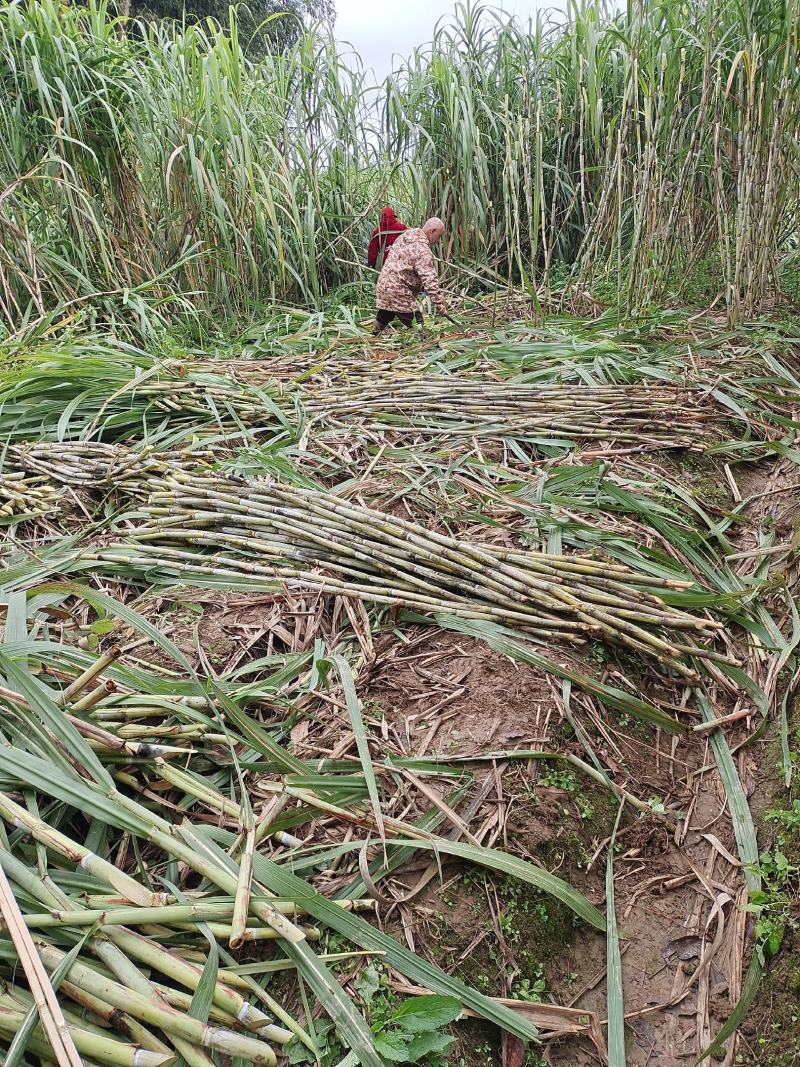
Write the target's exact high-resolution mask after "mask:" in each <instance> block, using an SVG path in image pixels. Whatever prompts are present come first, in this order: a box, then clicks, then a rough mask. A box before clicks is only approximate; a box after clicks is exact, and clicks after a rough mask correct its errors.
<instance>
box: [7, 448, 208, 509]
mask: <svg viewBox="0 0 800 1067" xmlns="http://www.w3.org/2000/svg"><path fill="white" fill-rule="evenodd" d="M9 455H10V456H12V457H13V460H14V462H15V463H16V464H17V465H18V466H19V467H21V468H22V469H23V470H25V471H35V472H37V473H38V474H40V475H42V476H44V477H47V478H49V479H51V480H52V481H54V482H57V483H60V484H61V485H64V486H70V487H72V488H82V489H99V490H105V491H108V490H111V489H113V490H114V491H115V492H117V493H119V494H120V495H123V496H125V495H127V496H133V497H141V496H142V495H146V494H147V493H148V492H149V487H148V483H147V479H148V478H150V477H153V476H154V475H164V474H166V473H167V472H168V471H170V470H175V469H179V468H187V469H193V468H195V467H197V466H202V465H205V464H206V463H207V462H208V461H210V460H213V458H214V455H213V454H212V453H211V452H209V451H206V450H201V449H198V448H185V449H175V450H174V451H171V452H157V451H154V450H153V449H152V448H151V447H149V446H147V445H143V446H142V447H140V448H129V447H126V446H124V445H121V444H107V443H105V442H103V441H61V442H55V441H39V442H36V443H31V444H27V443H26V444H17V445H11V446H10V447H9Z"/></svg>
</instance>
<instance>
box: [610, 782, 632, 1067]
mask: <svg viewBox="0 0 800 1067" xmlns="http://www.w3.org/2000/svg"><path fill="white" fill-rule="evenodd" d="M624 807H625V801H624V800H623V802H622V803H621V804H620V806H619V810H618V812H617V818H616V821H615V823H614V830H613V832H612V834H611V840H610V841H609V843H608V849H607V852H606V920H607V922H608V929H607V931H606V1002H607V1014H608V1065H609V1067H626V1064H627V1059H626V1056H625V1003H624V1000H623V992H622V956H621V954H620V948H619V930H618V928H617V915H616V907H615V904H614V845H615V843H616V840H617V830H618V829H619V823H620V819H621V818H622V811H623V808H624Z"/></svg>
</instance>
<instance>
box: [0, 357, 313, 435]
mask: <svg viewBox="0 0 800 1067" xmlns="http://www.w3.org/2000/svg"><path fill="white" fill-rule="evenodd" d="M220 370H222V373H220ZM291 406H292V401H291V399H289V400H287V398H286V397H285V396H283V394H282V386H281V385H280V383H277V382H274V383H272V384H269V385H268V384H267V383H265V384H264V385H263V386H262V387H259V386H257V385H255V384H246V383H242V382H238V381H236V380H235V379H234V378H233V377H232V376H226V375H225V373H224V366H222V367H220V368H217V369H216V372H215V373H203V372H202V371H199V370H197V369H196V368H194V367H192V365H191V364H187V365H177V364H171V365H170V366H165V365H164V364H156V365H153V366H151V367H150V368H148V369H147V370H145V371H142V369H141V367H140V366H138V365H137V363H136V361H133V360H132V361H130V362H129V363H125V362H124V361H123V362H121V363H120V364H119V365H118V366H113V367H109V366H108V364H106V363H103V364H101V365H100V366H97V361H92V360H90V359H89V360H85V361H83V360H81V359H76V358H74V357H72V356H70V355H68V354H54V355H52V356H51V357H50V358H48V359H47V360H43V361H37V362H33V363H32V364H31V365H30V366H27V367H26V371H25V374H24V375H17V376H15V377H12V378H10V379H9V380H8V381H6V382H2V383H0V436H2V437H3V438H5V439H8V440H18V441H19V440H29V441H34V440H41V439H42V437H52V438H58V439H59V440H86V439H87V438H99V439H102V440H113V441H120V440H126V439H131V438H137V437H141V436H143V435H145V434H148V435H152V434H153V433H154V432H155V431H158V430H159V429H160V428H162V426H163V424H165V423H166V424H168V425H169V426H170V427H172V426H174V424H175V423H177V424H178V425H179V426H187V427H192V429H195V431H196V432H197V433H202V432H209V428H211V429H214V428H217V429H218V428H219V427H224V428H233V429H236V428H239V427H241V426H246V427H248V428H251V429H253V428H256V429H257V428H260V427H262V426H263V427H264V428H268V429H270V430H271V431H274V430H275V429H276V428H279V427H281V426H282V425H284V424H285V416H284V415H283V414H282V412H283V410H284V408H287V409H291Z"/></svg>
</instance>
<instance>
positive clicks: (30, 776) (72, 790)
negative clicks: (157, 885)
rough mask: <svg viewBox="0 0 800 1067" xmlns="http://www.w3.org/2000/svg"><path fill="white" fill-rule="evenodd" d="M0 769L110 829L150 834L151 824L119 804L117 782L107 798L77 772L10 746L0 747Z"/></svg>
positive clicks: (143, 834)
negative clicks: (67, 771) (99, 821)
mask: <svg viewBox="0 0 800 1067" xmlns="http://www.w3.org/2000/svg"><path fill="white" fill-rule="evenodd" d="M0 770H3V771H5V772H6V773H7V774H8V775H9V777H11V778H12V780H13V779H18V780H19V781H22V782H25V783H26V784H27V785H29V786H31V787H32V788H33V789H36V790H37V791H38V792H40V793H44V794H45V795H46V796H51V797H55V798H56V799H58V800H62V801H63V802H64V803H65V804H69V805H70V807H72V808H75V809H76V810H77V811H82V812H84V813H85V814H87V815H90V816H92V817H93V818H95V819H99V820H101V821H102V822H104V823H106V824H107V825H109V826H116V827H118V828H119V829H121V830H127V831H128V832H129V833H132V834H138V835H139V836H140V837H144V836H146V835H147V830H148V823H147V821H146V820H145V819H143V818H141V817H138V816H137V815H135V814H134V813H133V812H132V811H131V810H130V808H125V807H123V806H122V805H121V804H118V803H115V801H114V799H113V794H114V793H116V789H115V787H114V784H113V782H112V784H111V786H112V790H113V792H112V794H110V795H109V796H106V795H105V794H103V793H101V792H100V790H99V789H98V788H97V786H96V785H94V784H93V783H91V782H87V781H85V780H84V779H83V778H81V777H80V776H79V775H78V774H77V773H75V772H73V774H71V775H70V774H67V773H65V772H64V771H62V770H61V769H60V768H59V767H57V766H55V765H54V764H53V763H51V762H50V761H48V760H44V759H41V758H40V757H39V756H34V755H33V754H32V753H30V752H25V751H24V750H23V749H21V748H15V747H12V746H10V745H8V746H3V745H0ZM142 810H144V809H142Z"/></svg>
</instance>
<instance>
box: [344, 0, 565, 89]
mask: <svg viewBox="0 0 800 1067" xmlns="http://www.w3.org/2000/svg"><path fill="white" fill-rule="evenodd" d="M485 6H486V7H495V8H497V9H498V10H503V11H504V12H506V13H507V14H509V15H515V16H516V17H517V18H519V19H521V20H522V21H523V22H527V20H528V18H529V17H530V16H531V15H534V14H535V13H536V11H537V10H538V9H539V8H542V9H546V8H558V9H560V10H563V9H564V7H565V6H566V0H543V2H540V3H537V2H536V0H493V2H492V0H490V2H489V3H486V4H485ZM455 7H456V0H336V36H337V38H338V39H339V40H340V41H344V42H347V43H348V44H351V45H352V46H353V49H354V50H355V51H356V52H358V53H359V54H360V55H361V58H362V59H363V61H364V66H365V67H372V68H373V69H374V71H375V74H376V75H377V77H378V79H379V80H381V79H383V78H384V76H385V75H386V74H388V73H389V71H390V70H391V68H392V56H393V55H394V54H399V55H401V56H406V55H408V54H409V53H410V52H412V51H413V49H414V48H415V47H416V46H417V45H422V44H427V42H428V41H430V39H431V37H432V36H433V28H434V26H435V25H436V22H437V21H438V20H439V19H440V18H442V17H443V16H447V15H452V14H453V12H454V10H455Z"/></svg>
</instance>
